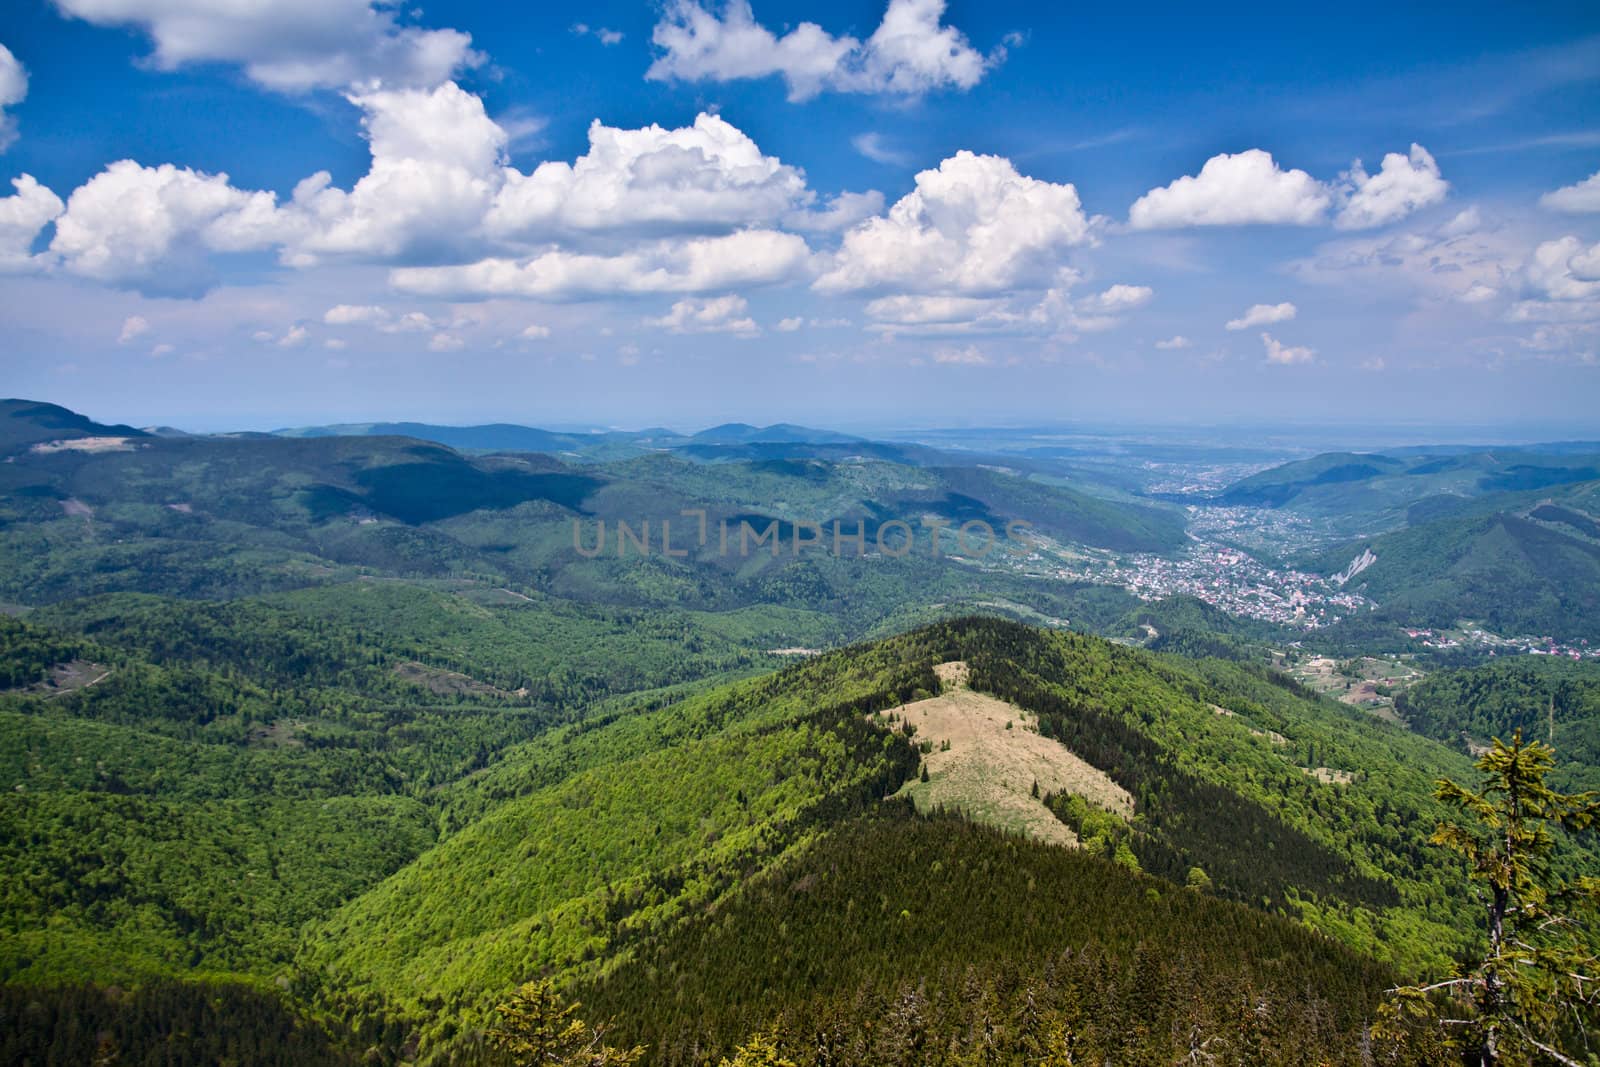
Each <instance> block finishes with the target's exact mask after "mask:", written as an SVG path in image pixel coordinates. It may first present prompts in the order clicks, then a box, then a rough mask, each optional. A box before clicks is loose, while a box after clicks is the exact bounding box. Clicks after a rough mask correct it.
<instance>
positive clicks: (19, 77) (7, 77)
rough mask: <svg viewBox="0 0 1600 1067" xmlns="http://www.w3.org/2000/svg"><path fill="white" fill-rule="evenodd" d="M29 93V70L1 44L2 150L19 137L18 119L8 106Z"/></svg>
mask: <svg viewBox="0 0 1600 1067" xmlns="http://www.w3.org/2000/svg"><path fill="white" fill-rule="evenodd" d="M27 95H28V72H27V70H26V69H25V68H24V67H23V65H22V63H21V61H20V60H18V59H17V57H16V56H14V55H12V54H11V49H9V48H7V47H6V46H5V45H3V44H0V152H4V151H5V150H6V149H8V148H10V147H11V146H12V144H13V143H15V141H16V139H17V120H16V117H15V116H12V115H8V114H6V108H8V107H14V106H16V105H17V104H20V103H22V101H23V100H24V99H26V98H27Z"/></svg>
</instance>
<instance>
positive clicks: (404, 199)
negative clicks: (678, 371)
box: [0, 82, 882, 299]
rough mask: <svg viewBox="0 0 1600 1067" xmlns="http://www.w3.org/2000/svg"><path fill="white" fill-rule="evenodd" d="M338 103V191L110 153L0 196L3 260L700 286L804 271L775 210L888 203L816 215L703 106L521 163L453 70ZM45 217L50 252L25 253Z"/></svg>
mask: <svg viewBox="0 0 1600 1067" xmlns="http://www.w3.org/2000/svg"><path fill="white" fill-rule="evenodd" d="M349 99H350V101H351V102H352V103H353V104H355V105H356V106H357V107H359V108H360V109H361V111H362V115H363V118H362V127H363V130H364V132H365V134H366V137H367V141H368V143H369V146H370V149H371V155H372V162H371V165H370V167H369V169H368V171H367V173H366V174H365V175H363V176H362V177H361V178H360V180H358V181H357V182H356V183H355V184H354V185H353V186H352V187H350V188H349V189H340V188H337V187H335V186H334V185H333V184H332V181H331V178H330V177H329V175H328V174H327V173H326V172H319V173H317V174H314V175H312V176H311V177H309V178H307V179H305V180H304V181H302V182H300V183H299V185H297V186H296V187H295V189H294V192H293V194H292V195H291V196H290V197H289V198H288V199H287V200H286V201H284V202H281V203H280V202H279V201H278V198H277V197H276V196H275V195H274V194H273V193H271V192H265V191H251V190H244V189H239V188H236V187H234V186H233V185H232V184H231V183H230V181H229V179H228V176H227V175H225V174H204V173H200V172H197V171H194V170H190V169H188V168H182V167H176V166H173V165H171V164H163V165H161V166H157V167H146V166H141V165H140V164H138V163H135V162H133V161H131V160H123V161H120V162H117V163H113V164H111V165H110V166H108V167H107V168H106V169H105V170H104V171H102V172H101V173H100V174H98V175H96V176H95V177H93V178H91V179H90V180H89V181H88V182H86V183H85V184H84V185H83V186H81V187H79V188H78V189H77V190H76V191H74V192H73V193H72V195H71V196H70V197H69V198H68V200H67V203H66V204H65V205H64V206H63V205H62V204H61V202H60V200H59V199H57V198H56V197H55V195H54V194H53V193H51V192H50V191H49V190H48V189H45V188H44V187H42V186H40V185H38V183H37V182H34V181H33V179H32V178H24V179H20V180H19V181H18V183H17V189H18V193H17V195H16V196H13V197H9V198H6V199H5V200H0V264H3V265H4V266H5V267H6V268H7V269H11V270H19V269H45V268H48V269H57V270H60V271H63V272H65V273H69V274H74V275H77V276H80V277H86V278H91V279H94V280H97V281H100V282H104V283H106V284H109V285H115V286H120V287H125V288H133V289H137V290H140V291H142V292H146V293H154V294H161V295H169V296H193V295H198V294H199V293H201V292H204V291H205V290H206V289H207V288H209V287H210V286H211V285H213V284H214V283H215V282H216V280H217V276H216V268H215V264H214V257H215V256H217V255H219V254H229V253H265V252H272V253H276V255H277V256H278V258H279V260H280V261H281V262H283V263H284V264H286V265H289V266H292V267H297V268H306V267H311V266H314V265H316V264H319V263H322V262H324V261H327V260H330V259H337V260H354V261H360V262H373V263H382V264H389V265H392V266H394V267H397V268H400V269H399V270H397V272H396V274H395V275H394V277H395V280H396V282H397V284H399V285H402V286H403V287H404V288H406V289H408V290H410V291H416V292H430V293H431V292H442V291H450V292H454V293H459V294H460V295H462V296H487V295H494V294H519V295H523V296H534V297H540V298H546V299H569V298H577V297H581V296H587V295H594V296H598V295H605V294H606V293H608V292H617V293H646V292H698V291H702V290H706V289H724V288H727V287H728V286H730V285H738V284H763V283H766V282H770V281H776V280H783V279H787V278H789V277H791V276H793V275H795V274H796V273H797V272H799V271H800V270H801V269H802V268H803V267H804V265H805V264H806V263H807V262H808V260H809V257H810V249H809V247H808V246H807V245H806V242H805V241H804V239H803V238H801V237H799V236H796V235H794V234H791V233H785V232H780V231H779V230H777V229H776V227H777V226H778V225H779V224H780V223H787V224H790V225H795V224H798V225H801V226H805V227H808V228H816V229H827V228H830V227H832V228H838V227H842V226H846V225H849V224H851V223H853V222H855V221H856V220H858V219H859V218H860V217H861V216H862V215H863V214H868V213H871V212H874V211H876V210H880V209H881V206H882V198H881V197H880V196H879V195H878V194H875V193H874V194H842V195H841V196H839V197H836V198H834V200H832V201H830V202H829V203H828V204H827V205H826V206H825V207H823V208H822V209H820V210H818V209H816V208H815V207H814V202H815V199H816V197H815V194H813V193H812V192H811V191H810V190H809V189H808V188H807V186H806V181H805V176H804V174H803V173H802V172H801V171H799V170H798V169H797V168H794V167H791V166H788V165H786V164H784V163H783V162H782V161H780V160H778V159H777V158H775V157H772V156H767V155H765V154H763V153H762V152H761V151H760V149H759V148H758V147H757V146H756V144H755V142H754V141H752V140H751V139H750V138H749V137H747V136H746V135H745V134H744V133H742V132H741V131H740V130H738V129H737V128H735V127H734V126H732V125H731V124H730V123H728V122H726V121H725V120H723V119H721V118H718V117H716V116H712V115H701V116H700V117H699V118H698V119H696V121H695V123H694V125H692V126H689V127H685V128H682V129H675V130H669V129H663V128H661V127H659V126H648V127H645V128H643V129H637V130H623V129H615V128H611V127H607V126H604V125H602V124H600V123H595V124H594V125H593V126H592V127H591V129H590V132H589V142H590V145H589V150H588V152H587V153H585V154H584V155H583V156H581V157H579V158H578V159H577V160H575V161H574V162H572V163H566V162H559V161H557V162H548V163H545V164H543V165H541V166H539V167H537V168H536V169H535V170H534V171H533V172H532V173H531V174H524V173H522V172H520V171H518V170H517V169H516V168H514V167H511V166H509V165H508V163H507V161H506V158H505V151H506V145H507V142H508V135H507V133H506V131H505V130H504V129H503V128H502V127H500V126H499V125H498V124H497V123H495V122H494V121H493V120H491V119H490V118H489V116H488V115H487V113H486V112H485V111H484V108H483V102H482V100H481V99H479V98H478V97H477V96H474V95H472V94H471V93H468V92H466V91H464V90H462V89H461V88H460V87H459V86H457V85H456V84H455V83H453V82H446V83H444V84H443V85H439V86H436V87H434V88H431V89H397V90H375V91H371V92H364V93H352V94H350V96H349ZM63 207H64V210H63ZM52 219H54V220H55V224H56V225H55V234H54V237H53V239H52V240H51V242H50V246H49V249H48V252H47V253H46V254H45V255H43V256H33V255H31V254H30V249H31V245H32V243H33V242H34V241H35V240H36V239H37V237H38V235H39V234H40V233H41V232H42V231H43V230H44V228H45V226H46V225H47V224H48V223H49V222H50V221H51V220H52Z"/></svg>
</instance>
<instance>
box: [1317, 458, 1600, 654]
mask: <svg viewBox="0 0 1600 1067" xmlns="http://www.w3.org/2000/svg"><path fill="white" fill-rule="evenodd" d="M1441 510H1443V511H1445V514H1443V515H1442V516H1440V517H1435V518H1430V519H1428V520H1426V521H1419V522H1417V523H1416V524H1415V525H1412V526H1409V527H1407V528H1405V529H1402V530H1397V531H1395V532H1393V533H1388V534H1383V535H1381V536H1379V537H1375V538H1371V539H1369V540H1363V541H1359V542H1355V543H1353V544H1348V545H1344V546H1341V547H1340V548H1338V549H1333V550H1329V551H1327V552H1323V553H1320V554H1318V555H1317V556H1315V557H1313V558H1312V559H1310V560H1308V561H1306V565H1307V566H1308V567H1309V568H1310V569H1313V570H1316V571H1320V572H1322V573H1326V574H1337V573H1339V572H1341V571H1342V570H1344V569H1345V568H1346V567H1348V566H1349V565H1350V562H1351V561H1352V560H1354V559H1355V558H1357V557H1358V556H1359V555H1361V553H1362V552H1364V551H1368V550H1370V551H1371V553H1372V554H1373V556H1375V557H1376V559H1375V560H1374V561H1373V562H1372V563H1371V565H1370V566H1368V567H1366V568H1365V569H1363V570H1362V571H1361V572H1360V574H1358V575H1356V576H1355V577H1354V578H1353V579H1352V580H1351V581H1350V582H1349V584H1348V587H1349V588H1351V589H1353V590H1357V591H1361V592H1364V593H1366V594H1368V595H1370V596H1372V597H1374V598H1375V599H1376V600H1377V601H1378V603H1379V605H1380V613H1381V614H1382V615H1383V616H1385V617H1387V618H1389V619H1392V620H1395V621H1397V622H1402V623H1406V624H1409V625H1415V626H1444V627H1450V626H1454V625H1456V623H1457V622H1458V621H1459V620H1464V619H1465V620H1472V621H1476V622H1478V623H1481V624H1483V625H1486V626H1488V628H1489V629H1490V630H1492V631H1494V632H1496V633H1500V634H1527V635H1534V636H1547V637H1553V638H1556V639H1557V640H1563V641H1572V640H1588V641H1596V640H1600V522H1597V521H1596V516H1597V515H1600V482H1593V481H1590V482H1582V483H1579V484H1576V485H1571V486H1564V487H1561V488H1560V489H1557V490H1540V491H1537V492H1532V493H1514V494H1497V495H1493V496H1488V497H1484V498H1481V499H1479V500H1476V501H1460V500H1456V501H1454V502H1452V503H1451V505H1450V506H1449V507H1448V508H1445V509H1441Z"/></svg>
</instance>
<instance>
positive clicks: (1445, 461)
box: [1216, 444, 1600, 523]
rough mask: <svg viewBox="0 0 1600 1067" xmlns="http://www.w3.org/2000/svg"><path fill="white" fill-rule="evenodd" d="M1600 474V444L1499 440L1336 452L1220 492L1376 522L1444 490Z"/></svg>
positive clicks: (1512, 486)
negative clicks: (1500, 443)
mask: <svg viewBox="0 0 1600 1067" xmlns="http://www.w3.org/2000/svg"><path fill="white" fill-rule="evenodd" d="M1597 478H1600V448H1596V447H1595V446H1594V445H1592V444H1590V445H1574V446H1569V447H1565V448H1563V447H1548V448H1517V447H1507V448H1494V449H1482V450H1478V451H1457V450H1447V451H1444V452H1442V453H1441V452H1434V451H1420V450H1403V451H1402V452H1401V453H1400V454H1398V455H1382V454H1376V453H1354V452H1329V453H1325V454H1323V455H1319V456H1314V457H1312V458H1310V459H1304V460H1297V461H1295V462H1293V463H1285V464H1283V465H1281V466H1277V467H1273V468H1271V469H1269V470H1265V471H1261V472H1260V473H1258V474H1253V475H1251V476H1249V477H1248V478H1243V479H1241V480H1240V481H1238V482H1235V483H1234V484H1233V485H1231V486H1229V487H1228V488H1227V489H1225V490H1224V491H1223V492H1221V493H1220V494H1218V495H1217V497H1216V501H1217V503H1220V504H1225V505H1228V506H1234V507H1237V506H1249V507H1269V508H1278V507H1288V508H1293V509H1296V510H1298V511H1303V512H1306V513H1308V514H1322V515H1329V516H1333V515H1339V514H1341V513H1343V514H1345V515H1353V516H1360V517H1361V518H1362V519H1364V520H1365V521H1369V522H1384V521H1390V522H1391V523H1392V522H1393V520H1394V519H1396V518H1399V519H1403V518H1404V517H1405V513H1406V511H1407V509H1409V508H1412V507H1415V506H1418V505H1420V506H1421V507H1422V508H1423V509H1424V510H1426V509H1427V508H1428V507H1430V506H1432V504H1433V502H1434V501H1435V500H1436V499H1437V498H1448V497H1456V498H1472V497H1478V496H1486V495H1489V494H1493V493H1515V492H1526V491H1529V490H1536V489H1549V488H1553V487H1557V486H1563V485H1571V484H1573V483H1575V482H1592V481H1594V480H1596V479H1597Z"/></svg>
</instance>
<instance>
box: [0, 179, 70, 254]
mask: <svg viewBox="0 0 1600 1067" xmlns="http://www.w3.org/2000/svg"><path fill="white" fill-rule="evenodd" d="M11 185H12V188H14V189H16V192H15V193H13V194H12V195H11V196H6V197H0V273H14V272H20V271H31V270H39V269H42V268H43V266H44V265H45V260H46V257H44V256H40V255H35V254H34V252H33V243H34V242H35V241H36V240H38V238H39V235H40V234H41V233H43V232H44V228H45V227H46V226H48V225H50V223H51V221H52V220H54V219H56V218H57V217H59V216H60V214H61V213H62V212H63V211H65V210H66V205H65V204H63V203H62V202H61V198H60V197H59V196H57V195H56V194H55V193H53V192H51V191H50V190H49V189H47V188H45V187H44V186H43V185H40V184H39V183H38V182H37V181H35V180H34V178H33V176H32V175H30V174H24V175H23V176H22V177H20V178H13V179H11Z"/></svg>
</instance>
